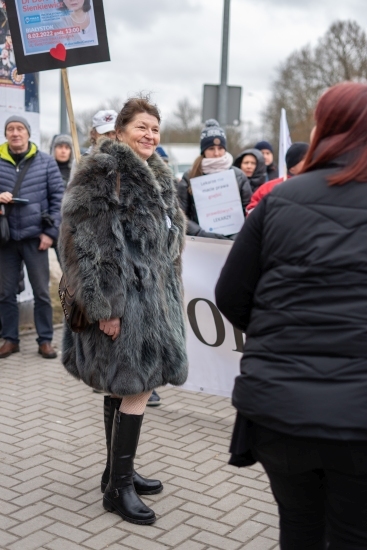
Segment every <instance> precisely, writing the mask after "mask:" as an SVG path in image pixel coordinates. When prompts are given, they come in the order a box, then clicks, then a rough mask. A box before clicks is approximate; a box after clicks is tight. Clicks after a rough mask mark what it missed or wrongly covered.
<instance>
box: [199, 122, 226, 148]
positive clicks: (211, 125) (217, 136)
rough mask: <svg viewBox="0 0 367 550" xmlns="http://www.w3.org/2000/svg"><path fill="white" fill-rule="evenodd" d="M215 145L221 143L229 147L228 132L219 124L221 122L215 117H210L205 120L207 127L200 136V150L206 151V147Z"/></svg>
mask: <svg viewBox="0 0 367 550" xmlns="http://www.w3.org/2000/svg"><path fill="white" fill-rule="evenodd" d="M213 145H221V146H222V147H224V148H225V149H227V138H226V134H225V132H224V130H223V128H221V127H220V126H219V122H218V121H217V120H215V118H210V119H209V120H207V121H206V122H205V128H203V130H202V132H201V136H200V152H201V154H203V153H204V151H205V149H207V148H208V147H212V146H213Z"/></svg>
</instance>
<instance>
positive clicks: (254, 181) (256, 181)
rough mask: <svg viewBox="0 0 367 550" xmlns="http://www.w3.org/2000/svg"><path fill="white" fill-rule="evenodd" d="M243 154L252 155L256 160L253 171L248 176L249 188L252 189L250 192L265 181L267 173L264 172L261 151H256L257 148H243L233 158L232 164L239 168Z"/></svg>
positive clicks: (264, 167)
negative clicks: (250, 175) (249, 176)
mask: <svg viewBox="0 0 367 550" xmlns="http://www.w3.org/2000/svg"><path fill="white" fill-rule="evenodd" d="M245 155H252V156H254V157H255V158H256V162H257V164H256V169H255V172H254V174H253V176H252V177H251V178H249V181H250V185H251V189H252V192H253V193H254V191H256V189H257V188H258V187H260V185H262V184H263V183H265V182H266V176H267V174H266V166H265V160H264V157H263V155H262V153H260V151H258V150H257V149H245V150H244V151H242V153H240V154H239V155H238V157H237V158H236V159H235V161H234V163H233V166H236V167H237V168H239V169H241V163H242V159H243V157H244V156H245ZM241 172H242V170H241Z"/></svg>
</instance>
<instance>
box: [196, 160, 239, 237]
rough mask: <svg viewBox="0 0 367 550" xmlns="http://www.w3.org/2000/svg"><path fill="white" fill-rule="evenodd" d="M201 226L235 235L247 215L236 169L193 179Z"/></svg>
mask: <svg viewBox="0 0 367 550" xmlns="http://www.w3.org/2000/svg"><path fill="white" fill-rule="evenodd" d="M190 184H191V189H192V192H193V195H194V199H195V207H196V211H197V214H198V218H199V225H200V226H201V227H202V228H203V229H204V230H205V231H208V232H212V233H219V234H220V235H234V234H235V233H238V232H239V231H240V229H241V227H242V226H243V223H244V221H245V217H244V215H243V208H242V203H241V197H240V192H239V189H238V184H237V180H236V175H235V173H234V170H224V171H223V172H217V173H215V174H208V175H206V176H199V177H197V178H192V179H191V180H190Z"/></svg>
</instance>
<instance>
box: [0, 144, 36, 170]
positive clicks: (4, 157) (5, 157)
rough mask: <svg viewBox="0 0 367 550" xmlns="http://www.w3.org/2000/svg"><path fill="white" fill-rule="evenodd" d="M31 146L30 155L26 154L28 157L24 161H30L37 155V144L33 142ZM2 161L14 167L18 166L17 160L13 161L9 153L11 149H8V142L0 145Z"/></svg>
mask: <svg viewBox="0 0 367 550" xmlns="http://www.w3.org/2000/svg"><path fill="white" fill-rule="evenodd" d="M30 145H31V146H30V149H29V151H28V153H27V154H26V156H25V157H24V159H29V158H31V157H34V155H35V154H36V153H37V150H38V149H37V145H36V144H35V143H32V142H31V144H30ZM0 159H2V160H6V161H8V162H10V163H11V164H14V166H16V162H15V160H14V159H13V157H12V156H11V155H10V153H9V147H8V142H7V141H6V142H5V143H2V144H1V145H0Z"/></svg>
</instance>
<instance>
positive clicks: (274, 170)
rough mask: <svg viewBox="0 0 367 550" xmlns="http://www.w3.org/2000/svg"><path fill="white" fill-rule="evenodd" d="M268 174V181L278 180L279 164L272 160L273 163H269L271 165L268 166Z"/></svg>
mask: <svg viewBox="0 0 367 550" xmlns="http://www.w3.org/2000/svg"><path fill="white" fill-rule="evenodd" d="M266 174H267V177H266V179H267V181H271V180H276V179H277V178H279V169H278V166H277V165H276V164H274V162H272V163H271V164H269V166H267V167H266Z"/></svg>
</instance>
